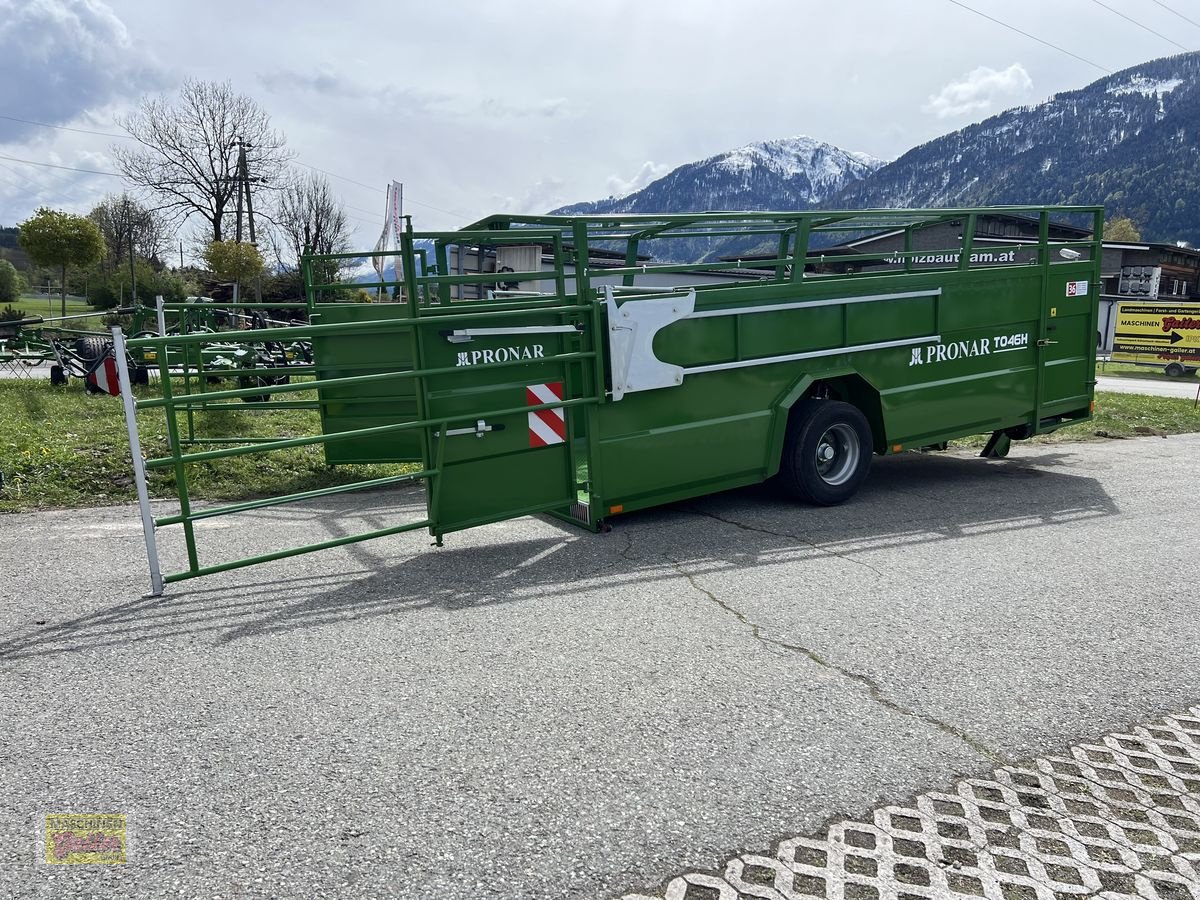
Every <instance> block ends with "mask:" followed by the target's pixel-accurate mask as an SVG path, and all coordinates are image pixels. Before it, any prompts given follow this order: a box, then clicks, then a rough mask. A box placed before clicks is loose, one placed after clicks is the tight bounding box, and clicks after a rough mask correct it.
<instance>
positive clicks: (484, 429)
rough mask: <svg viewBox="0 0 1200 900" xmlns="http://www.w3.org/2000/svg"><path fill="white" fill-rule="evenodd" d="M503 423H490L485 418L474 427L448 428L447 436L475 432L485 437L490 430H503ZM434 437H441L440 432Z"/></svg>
mask: <svg viewBox="0 0 1200 900" xmlns="http://www.w3.org/2000/svg"><path fill="white" fill-rule="evenodd" d="M503 430H504V426H503V425H489V424H488V423H487V422H485V421H484V420H483V419H480V420H479V421H478V422H476V423H475V427H474V428H447V429H446V437H454V436H455V435H456V434H473V435H475V437H477V438H481V437H483V436H484V435H485V434H487V433H488V432H489V431H503ZM434 437H441V434H440V433H438V432H435V433H434Z"/></svg>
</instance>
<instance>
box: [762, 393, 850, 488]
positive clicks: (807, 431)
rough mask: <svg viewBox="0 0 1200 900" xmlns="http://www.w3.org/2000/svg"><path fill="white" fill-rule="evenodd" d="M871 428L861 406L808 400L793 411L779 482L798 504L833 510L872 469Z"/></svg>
mask: <svg viewBox="0 0 1200 900" xmlns="http://www.w3.org/2000/svg"><path fill="white" fill-rule="evenodd" d="M871 452H872V438H871V425H870V423H868V422H867V417H866V416H864V415H863V414H862V412H861V411H859V409H858V407H856V406H852V405H851V404H849V403H842V402H841V401H837V400H809V401H805V402H803V404H801V405H798V406H797V407H795V408H794V409H793V410H792V414H791V416H790V418H789V421H788V432H787V437H786V438H785V440H784V444H783V459H782V461H781V463H780V466H779V480H780V483H781V484H782V485H783V488H784V490H785V491H786V492H787V493H788V494H790V495H791V496H793V497H795V498H796V499H798V500H803V501H805V502H806V503H814V504H816V505H818V506H833V505H835V504H838V503H841V502H843V501H845V500H848V499H849V498H850V497H852V496H853V495H854V493H855V491H857V490H858V488H859V486H860V485H861V484H862V483H863V480H864V479H865V478H866V477H867V472H868V471H869V470H870V468H871Z"/></svg>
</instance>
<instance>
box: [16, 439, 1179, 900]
mask: <svg viewBox="0 0 1200 900" xmlns="http://www.w3.org/2000/svg"><path fill="white" fill-rule="evenodd" d="M1198 451H1200V436H1196V435H1191V436H1183V437H1172V438H1166V439H1162V438H1142V439H1136V440H1126V441H1114V442H1106V443H1095V444H1081V445H1055V446H1046V445H1040V446H1024V445H1021V446H1017V447H1015V448H1014V450H1013V453H1012V456H1010V457H1009V458H1008V459H1007V460H998V461H983V460H979V459H974V458H967V457H960V456H953V455H945V454H930V455H920V454H905V455H902V456H898V457H892V458H888V459H884V460H881V461H879V462H878V463H877V465H876V467H875V470H874V472H873V474H872V477H871V480H870V482H869V484H868V486H867V488H866V489H864V491H863V492H862V493H861V494H860V495H859V497H858V498H856V500H855V501H854V502H851V503H849V504H847V505H845V506H843V507H840V508H836V509H821V510H817V509H808V508H803V507H796V506H793V505H790V504H788V503H784V502H781V501H779V500H776V499H774V498H773V497H771V496H770V495H769V494H768V493H767V492H765V491H763V490H749V491H740V492H735V493H729V494H724V495H719V496H715V497H710V498H705V499H702V500H697V501H692V502H689V503H684V504H679V505H675V506H671V507H667V508H664V509H660V510H656V511H653V512H647V513H642V514H635V515H631V516H627V517H624V518H622V519H619V520H618V521H617V522H616V525H615V528H614V530H613V531H612V533H610V534H606V535H591V534H587V533H582V532H579V531H575V530H571V529H570V528H569V527H567V526H564V525H561V524H560V523H557V522H554V521H551V520H543V519H522V520H518V521H515V522H511V523H507V524H501V525H494V526H489V527H485V528H480V529H476V530H474V531H470V532H465V533H462V534H456V535H451V536H450V537H448V538H447V546H446V547H444V548H442V549H436V548H432V547H430V546H428V540H427V538H425V537H422V536H419V535H416V534H406V535H400V536H396V537H393V538H386V539H382V540H379V541H377V542H371V543H367V544H362V545H356V546H351V547H347V548H342V549H339V550H333V551H327V552H324V553H321V554H316V555H310V556H306V557H301V558H298V559H293V560H288V561H284V562H279V563H275V564H269V565H265V566H262V567H259V568H255V569H247V570H241V571H238V572H232V573H227V574H225V575H219V576H214V577H212V578H209V579H206V580H203V581H199V582H191V583H184V584H183V585H179V586H176V587H175V588H174V589H171V590H170V591H169V593H168V595H167V596H165V597H163V598H161V599H143V598H142V597H141V596H140V595H141V592H142V590H143V589H144V586H145V572H144V556H143V551H142V548H141V543H140V540H141V538H140V533H139V526H138V521H137V517H136V514H135V512H134V511H133V510H131V509H128V508H109V509H103V510H94V511H85V512H73V513H48V514H35V515H21V516H9V517H3V518H0V599H2V602H0V735H3V739H2V740H0V798H2V800H0V840H2V841H3V845H4V846H5V848H6V851H7V859H6V861H5V865H4V866H3V867H0V896H6V895H7V894H8V893H11V894H12V895H13V896H19V897H26V896H40V897H66V896H87V897H130V896H147V897H148V896H153V897H166V896H185V897H240V896H262V897H268V896H270V897H314V896H344V897H383V896H390V897H400V898H422V900H425V898H430V900H432V898H437V900H460V898H461V900H467V898H471V900H477V898H518V897H519V898H533V900H543V898H545V900H549V898H568V897H569V898H589V897H595V898H603V897H611V896H613V895H617V894H621V893H625V892H632V891H646V892H654V891H656V890H658V889H659V888H661V885H662V884H663V883H664V882H665V880H666V879H667V878H668V877H669V876H672V875H674V874H677V873H679V872H682V871H685V870H690V869H697V868H699V869H704V868H712V867H714V866H717V865H719V864H720V863H721V862H722V861H723V860H725V859H726V858H728V857H729V856H730V855H731V854H736V853H739V852H746V851H755V850H762V851H766V850H767V849H768V848H769V847H770V846H771V844H772V842H773V841H774V840H776V839H778V838H779V837H781V836H785V835H796V834H803V833H806V832H809V831H815V830H817V829H818V828H819V826H820V825H821V823H823V822H827V821H831V820H833V819H834V818H835V817H839V816H852V815H861V814H862V813H863V811H865V810H869V809H871V808H872V807H873V806H875V805H876V804H878V803H881V802H888V801H899V800H902V799H903V798H908V797H912V796H914V795H916V794H919V793H922V792H925V791H928V790H931V789H936V788H939V787H943V786H946V785H948V784H950V783H952V782H953V781H954V779H955V778H956V777H957V776H962V775H975V774H980V773H985V772H990V771H991V770H992V769H993V768H994V767H995V766H996V765H997V763H998V762H1003V761H1009V760H1022V759H1026V758H1028V757H1031V756H1034V755H1037V754H1041V753H1044V752H1054V751H1059V750H1061V749H1063V748H1065V747H1066V746H1067V745H1069V744H1071V743H1074V742H1077V741H1079V740H1085V739H1092V738H1094V737H1096V736H1099V735H1102V734H1105V733H1107V732H1110V731H1113V730H1117V729H1120V728H1123V727H1125V726H1126V725H1127V724H1128V723H1135V722H1142V721H1148V720H1150V719H1152V718H1155V717H1157V716H1159V715H1162V714H1164V713H1168V712H1172V711H1177V710H1180V709H1183V708H1185V707H1186V705H1187V704H1189V703H1194V701H1195V699H1196V698H1198V697H1200V666H1197V665H1196V648H1197V647H1198V646H1200V615H1198V614H1197V605H1198V603H1197V600H1196V593H1195V590H1194V585H1195V584H1196V583H1197V580H1198V578H1200V555H1198V554H1197V553H1196V552H1195V550H1196V544H1195V540H1194V538H1193V537H1192V534H1191V529H1190V526H1188V520H1187V512H1188V510H1187V507H1186V503H1187V501H1188V499H1189V498H1190V497H1193V496H1194V495H1195V491H1196V487H1197V483H1196V475H1195V472H1196V469H1195V458H1196V454H1197V452H1198ZM333 499H338V500H343V498H333ZM420 511H421V496H420V494H419V493H413V492H409V493H403V494H391V495H387V494H384V495H374V496H371V497H368V498H365V499H359V500H357V501H344V500H343V502H338V503H334V502H326V503H322V504H319V505H311V506H307V507H304V508H295V507H293V508H286V507H285V508H280V509H276V510H266V511H261V512H258V513H251V514H247V515H245V516H244V517H242V518H241V519H239V520H238V521H237V522H229V521H228V520H218V521H215V522H213V523H211V524H210V525H209V527H207V528H205V529H204V530H203V532H202V535H203V539H204V541H205V544H204V546H205V548H206V549H205V551H204V555H203V558H204V560H206V561H215V560H218V559H221V558H225V557H228V556H230V555H233V554H241V553H245V552H251V551H254V550H257V549H267V548H268V547H278V546H284V545H287V544H288V543H292V542H295V543H299V542H301V541H314V540H320V539H324V538H327V537H331V536H334V535H338V534H344V533H346V532H347V531H348V530H350V529H354V528H359V527H362V526H364V525H376V524H378V523H383V522H395V521H398V520H402V519H404V518H406V517H408V516H416V515H418V514H419V512H420ZM217 526H220V527H217ZM1181 526H1183V527H1181ZM164 538H165V535H164ZM163 553H164V557H165V558H166V561H167V565H168V568H178V567H179V566H180V564H181V555H180V549H179V546H178V545H177V544H176V543H175V542H172V541H166V540H164V547H163ZM59 812H110V813H124V814H127V815H128V817H129V819H128V821H129V828H130V833H131V844H130V847H131V859H130V862H129V864H128V865H126V866H111V867H84V866H80V867H62V866H49V865H45V864H43V863H39V862H38V860H39V858H40V853H41V848H40V846H39V844H38V840H37V834H38V828H39V824H38V823H39V822H41V821H44V816H45V814H47V813H59Z"/></svg>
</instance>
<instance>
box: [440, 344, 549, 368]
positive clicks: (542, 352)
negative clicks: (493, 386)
mask: <svg viewBox="0 0 1200 900" xmlns="http://www.w3.org/2000/svg"><path fill="white" fill-rule="evenodd" d="M545 358H546V348H545V347H544V346H542V345H541V344H534V345H533V346H531V347H498V348H497V349H495V350H464V351H462V352H460V353H459V354H458V361H457V362H455V363H454V365H455V366H456V367H457V366H478V365H487V364H488V363H505V362H516V361H517V360H518V359H545Z"/></svg>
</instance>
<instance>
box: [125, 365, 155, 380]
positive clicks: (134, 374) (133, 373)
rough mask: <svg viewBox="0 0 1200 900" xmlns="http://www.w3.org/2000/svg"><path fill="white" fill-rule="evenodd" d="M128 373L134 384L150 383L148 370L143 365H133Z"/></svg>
mask: <svg viewBox="0 0 1200 900" xmlns="http://www.w3.org/2000/svg"><path fill="white" fill-rule="evenodd" d="M129 375H130V379H131V380H132V381H133V383H134V384H149V383H150V370H149V369H148V368H146V367H145V366H134V367H133V368H132V369H130V371H129Z"/></svg>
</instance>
